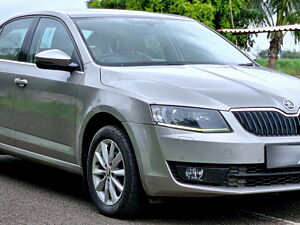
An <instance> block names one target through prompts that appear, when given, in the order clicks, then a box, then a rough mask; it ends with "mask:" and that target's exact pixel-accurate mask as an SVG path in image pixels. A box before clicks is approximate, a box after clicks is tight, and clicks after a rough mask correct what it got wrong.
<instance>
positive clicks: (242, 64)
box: [239, 63, 254, 66]
mask: <svg viewBox="0 0 300 225" xmlns="http://www.w3.org/2000/svg"><path fill="white" fill-rule="evenodd" d="M239 66H254V63H241V64H239Z"/></svg>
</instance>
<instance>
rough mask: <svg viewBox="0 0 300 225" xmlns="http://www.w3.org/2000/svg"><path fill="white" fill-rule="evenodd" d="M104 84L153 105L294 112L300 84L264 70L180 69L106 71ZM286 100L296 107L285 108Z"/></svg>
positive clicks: (283, 75) (116, 68) (173, 67)
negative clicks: (269, 109) (261, 108)
mask: <svg viewBox="0 0 300 225" xmlns="http://www.w3.org/2000/svg"><path fill="white" fill-rule="evenodd" d="M101 81H102V83H103V84H104V85H107V86H110V87H114V88H118V89H121V90H125V91H127V92H130V93H133V94H135V95H139V96H141V97H143V98H145V99H144V100H147V101H148V102H149V103H153V104H168V105H183V106H192V107H203V108H213V109H219V110H229V109H231V108H241V107H275V108H279V109H281V110H282V111H285V112H286V113H295V112H297V111H298V106H299V105H300V96H299V92H300V80H299V79H297V78H294V77H292V76H288V75H285V74H282V73H278V72H275V71H272V70H268V69H265V68H262V67H247V66H244V67H243V66H236V67H235V66H218V65H182V66H144V67H102V69H101ZM285 99H288V100H290V101H292V102H293V103H294V104H295V105H296V107H295V110H293V111H289V110H288V109H286V108H285V107H284V106H283V101H284V100H285Z"/></svg>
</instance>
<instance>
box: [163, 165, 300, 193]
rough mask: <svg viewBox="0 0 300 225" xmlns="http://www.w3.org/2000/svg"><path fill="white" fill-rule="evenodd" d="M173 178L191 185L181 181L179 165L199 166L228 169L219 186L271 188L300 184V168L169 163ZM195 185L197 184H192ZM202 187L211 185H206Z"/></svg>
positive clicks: (184, 181)
mask: <svg viewBox="0 0 300 225" xmlns="http://www.w3.org/2000/svg"><path fill="white" fill-rule="evenodd" d="M168 165H169V168H170V171H171V173H172V175H173V177H174V178H175V179H176V180H177V181H179V182H181V183H189V182H187V181H186V180H183V179H181V177H180V176H179V174H178V170H177V168H176V167H177V165H188V166H197V167H201V168H228V169H229V172H228V174H227V176H226V177H225V179H224V182H223V183H221V184H219V185H218V186H223V187H230V188H244V187H257V186H271V185H284V184H300V167H295V168H280V169H267V168H266V166H265V164H251V165H236V166H232V165H230V166H229V165H213V164H197V163H192V164H188V163H177V162H168ZM190 183H191V184H195V182H190ZM201 185H211V184H204V183H201Z"/></svg>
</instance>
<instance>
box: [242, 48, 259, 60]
mask: <svg viewBox="0 0 300 225" xmlns="http://www.w3.org/2000/svg"><path fill="white" fill-rule="evenodd" d="M242 51H243V53H244V54H245V55H246V56H248V58H250V59H251V60H252V61H255V60H256V56H255V55H253V54H251V53H250V52H246V51H244V50H242Z"/></svg>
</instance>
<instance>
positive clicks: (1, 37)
mask: <svg viewBox="0 0 300 225" xmlns="http://www.w3.org/2000/svg"><path fill="white" fill-rule="evenodd" d="M32 21H33V19H32V18H28V19H20V20H16V21H13V22H11V23H8V24H7V25H5V26H4V28H3V29H2V32H0V59H8V60H15V61H17V60H18V59H19V56H20V54H21V49H22V46H23V44H24V40H25V37H26V34H27V33H28V30H29V27H30V25H31V23H32Z"/></svg>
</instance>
